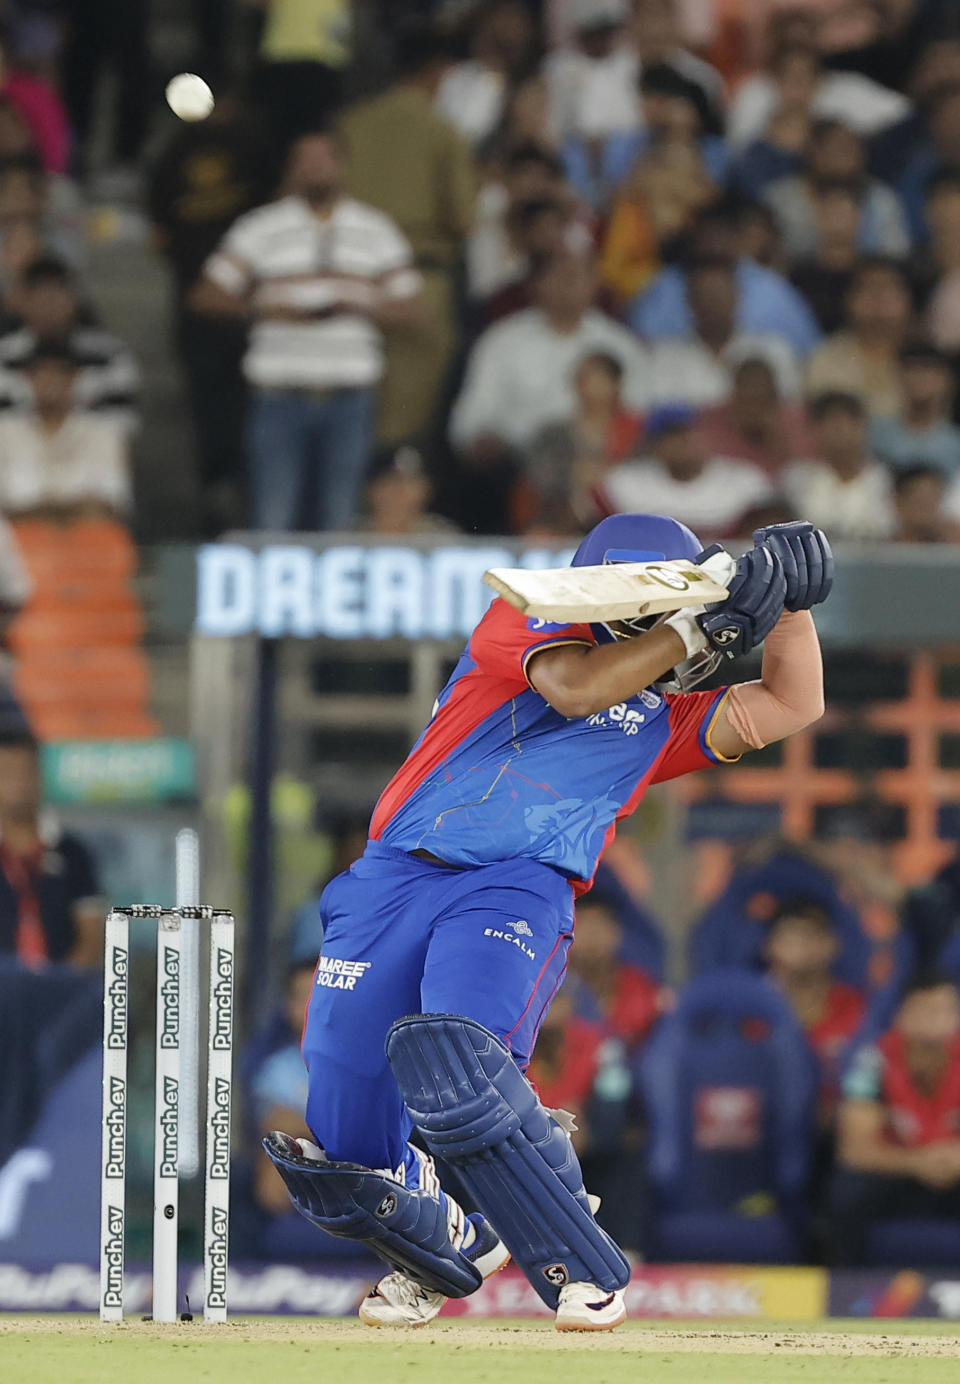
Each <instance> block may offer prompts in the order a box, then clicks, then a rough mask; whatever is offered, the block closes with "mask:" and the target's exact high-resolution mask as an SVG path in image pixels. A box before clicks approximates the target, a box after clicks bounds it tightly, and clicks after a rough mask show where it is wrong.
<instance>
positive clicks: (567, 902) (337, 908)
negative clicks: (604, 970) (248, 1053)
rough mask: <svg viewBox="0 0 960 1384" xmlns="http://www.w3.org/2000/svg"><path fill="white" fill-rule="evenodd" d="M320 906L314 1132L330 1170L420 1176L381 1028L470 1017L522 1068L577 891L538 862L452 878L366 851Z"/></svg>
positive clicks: (388, 852)
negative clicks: (431, 1017) (334, 1164)
mask: <svg viewBox="0 0 960 1384" xmlns="http://www.w3.org/2000/svg"><path fill="white" fill-rule="evenodd" d="M320 909H321V914H322V916H323V923H324V939H323V953H322V955H321V957H320V962H319V965H318V968H317V974H316V980H315V983H314V987H313V992H312V996H311V999H310V1004H309V1006H308V1008H307V1022H306V1028H305V1030H304V1037H303V1055H304V1059H305V1061H306V1064H307V1069H308V1071H309V1075H310V1089H309V1097H308V1100H307V1124H308V1126H309V1127H310V1129H311V1130H312V1132H313V1135H314V1137H315V1139H316V1140H317V1142H318V1143H319V1144H320V1145H321V1146H322V1147H323V1148H324V1149H326V1151H327V1153H328V1155H329V1157H330V1158H332V1159H335V1160H337V1161H343V1162H350V1163H362V1164H363V1165H364V1166H365V1167H368V1168H385V1169H391V1170H398V1169H399V1168H400V1166H401V1164H406V1165H407V1167H408V1168H409V1169H411V1172H412V1170H413V1160H412V1156H411V1154H410V1151H409V1149H408V1146H407V1140H408V1138H409V1136H410V1133H411V1130H412V1125H411V1121H410V1118H409V1116H408V1114H407V1111H406V1107H405V1106H404V1104H403V1102H402V1101H401V1099H400V1093H399V1091H398V1090H397V1085H396V1082H395V1081H394V1079H393V1074H392V1072H391V1071H390V1068H389V1066H388V1064H387V1059H386V1056H385V1054H384V1042H385V1040H386V1036H387V1031H388V1030H389V1028H390V1026H391V1024H393V1023H394V1021H395V1020H397V1019H400V1018H402V1017H404V1015H407V1014H421V1013H427V1014H430V1013H433V1014H463V1015H466V1016H467V1017H468V1018H471V1019H475V1020H476V1021H477V1022H478V1023H481V1024H483V1025H484V1026H485V1027H486V1028H488V1029H490V1031H491V1032H492V1033H495V1034H496V1036H497V1037H498V1038H500V1039H502V1041H503V1042H505V1043H506V1044H507V1046H508V1047H509V1048H510V1049H511V1051H512V1052H513V1054H514V1056H515V1057H516V1060H517V1062H518V1063H519V1065H520V1066H521V1067H526V1064H527V1063H528V1062H529V1060H530V1055H531V1053H532V1052H533V1046H534V1043H535V1042H536V1037H537V1033H538V1031H539V1029H540V1025H541V1023H542V1021H543V1018H544V1015H545V1014H546V1012H547V1010H548V1009H549V1007H550V1003H551V1001H552V1000H553V997H554V995H555V994H556V992H557V990H558V989H559V987H560V983H561V981H562V980H563V976H564V972H565V970H566V964H567V952H568V950H569V947H570V942H571V940H572V938H573V891H572V889H571V886H570V881H569V880H568V879H566V878H565V877H564V876H563V875H560V874H558V873H557V871H556V870H552V869H551V868H550V867H549V866H548V865H542V864H540V863H539V861H535V860H508V861H503V862H499V863H498V864H495V865H486V866H482V867H479V868H476V869H467V870H454V869H444V868H442V867H441V866H439V865H435V864H432V863H431V862H429V861H426V860H421V859H419V858H417V857H415V856H411V855H408V854H407V853H406V852H405V851H401V850H397V849H395V848H394V847H392V846H384V845H381V844H380V843H379V842H369V843H368V844H367V848H366V851H365V853H364V855H363V856H362V857H361V859H360V860H358V861H357V862H356V864H355V865H353V866H351V868H350V869H349V870H347V871H346V872H345V873H344V874H342V875H338V876H337V878H336V879H334V880H333V881H332V882H331V883H330V884H329V885H328V886H327V888H326V889H325V890H324V893H323V897H322V899H321V901H320Z"/></svg>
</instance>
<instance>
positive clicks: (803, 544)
mask: <svg viewBox="0 0 960 1384" xmlns="http://www.w3.org/2000/svg"><path fill="white" fill-rule="evenodd" d="M754 543H755V544H756V545H757V547H763V546H766V547H767V548H769V549H770V550H771V551H772V552H774V553H775V554H776V555H777V558H778V559H779V561H780V564H781V566H782V568H783V572H784V577H785V580H786V596H785V600H784V610H783V614H782V615H781V616H780V618H779V620H778V621H777V623H776V625H775V626H774V628H773V629H772V630H771V631H770V632H769V634H768V635H767V637H766V641H765V643H764V646H763V663H762V665H761V672H760V678H759V681H757V682H748V683H740V684H738V685H737V686H735V687H732V688H731V689H730V692H729V694H728V695H727V696H726V697H725V698H724V701H723V703H722V705H721V707H720V710H719V713H718V715H717V718H716V721H715V722H714V724H713V726H712V727H711V733H710V740H711V745H712V747H713V748H714V749H715V750H716V751H717V752H718V754H720V755H722V756H723V758H725V759H736V758H738V757H739V756H740V755H742V754H745V753H746V751H747V750H760V749H762V748H763V747H764V745H772V744H773V743H774V741H777V740H784V739H786V737H787V736H788V735H793V734H795V733H796V732H797V731H799V730H803V728H804V727H805V726H809V725H811V724H812V722H814V721H818V720H819V719H820V717H821V716H822V715H823V711H824V697H823V657H822V655H821V652H820V640H819V638H818V637H817V631H816V627H815V625H814V623H813V617H812V616H811V614H810V607H811V606H813V605H818V604H820V602H821V601H824V600H826V598H827V596H828V595H829V594H830V589H831V587H832V585H833V555H832V553H831V552H830V545H829V543H828V542H827V539H826V537H825V535H824V534H823V533H821V531H820V530H819V529H815V528H814V527H813V525H812V524H807V523H803V522H798V523H793V524H774V525H771V526H770V527H769V528H766V529H758V530H757V531H756V533H755V534H754ZM754 551H756V549H755V550H754Z"/></svg>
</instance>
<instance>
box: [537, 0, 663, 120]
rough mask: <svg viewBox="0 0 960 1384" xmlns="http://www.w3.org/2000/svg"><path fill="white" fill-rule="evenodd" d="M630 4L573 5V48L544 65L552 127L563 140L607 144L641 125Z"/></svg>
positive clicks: (584, 1) (619, 0)
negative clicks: (628, 23) (611, 137)
mask: <svg viewBox="0 0 960 1384" xmlns="http://www.w3.org/2000/svg"><path fill="white" fill-rule="evenodd" d="M629 13H630V6H629V3H628V0H574V3H573V4H572V5H571V7H570V19H571V38H572V42H571V43H570V44H569V45H565V46H563V47H561V48H559V49H557V50H556V51H555V52H554V53H552V54H551V55H550V56H549V57H548V58H547V61H546V64H545V68H544V71H545V75H546V80H547V91H548V94H549V101H550V123H551V126H552V128H553V131H554V133H555V135H556V137H557V138H558V139H560V140H566V139H586V140H604V139H606V138H607V137H608V136H609V135H611V134H617V133H622V132H626V131H630V130H633V129H635V128H636V126H637V125H638V124H639V123H640V122H641V118H642V117H641V111H640V103H639V99H638V96H637V75H638V60H637V54H636V51H635V50H634V49H633V48H632V46H631V44H630V43H629V41H628V38H627V32H626V27H625V26H626V21H627V18H628V16H629Z"/></svg>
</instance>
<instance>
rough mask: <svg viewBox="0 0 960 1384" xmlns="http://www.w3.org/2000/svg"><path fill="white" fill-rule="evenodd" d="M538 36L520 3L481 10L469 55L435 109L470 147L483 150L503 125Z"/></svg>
mask: <svg viewBox="0 0 960 1384" xmlns="http://www.w3.org/2000/svg"><path fill="white" fill-rule="evenodd" d="M534 41H535V31H534V27H533V23H532V20H531V16H530V11H529V9H528V8H527V6H526V5H524V4H521V0H493V3H492V4H487V5H481V6H478V8H477V12H476V15H475V16H474V17H473V24H472V29H471V33H470V55H469V57H468V58H467V59H466V61H464V62H458V63H456V64H455V65H454V66H453V67H451V68H450V69H449V70H448V71H447V73H446V74H445V76H444V77H443V80H442V81H441V83H440V86H439V88H438V89H437V95H436V107H437V110H438V111H439V112H440V114H441V115H442V116H444V117H445V118H446V119H447V120H449V121H450V124H451V125H453V126H455V127H456V129H458V130H459V131H460V133H461V134H462V135H463V137H464V139H465V140H467V141H468V143H470V144H474V145H476V144H480V143H481V142H482V141H483V140H485V139H486V138H487V137H488V136H489V135H491V134H493V132H494V130H495V129H496V128H497V126H498V125H499V123H500V120H501V119H502V117H503V113H504V108H505V106H506V100H507V95H508V93H509V92H510V89H511V87H512V85H513V84H514V83H515V82H516V80H517V78H518V77H519V76H520V75H521V74H522V73H523V71H524V69H525V68H527V67H529V65H530V59H531V57H532V55H533V45H534Z"/></svg>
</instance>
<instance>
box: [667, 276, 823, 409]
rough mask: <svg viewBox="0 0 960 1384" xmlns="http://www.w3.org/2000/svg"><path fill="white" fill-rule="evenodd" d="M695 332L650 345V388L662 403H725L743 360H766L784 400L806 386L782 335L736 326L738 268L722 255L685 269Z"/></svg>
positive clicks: (704, 405) (790, 398)
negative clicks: (749, 330)
mask: <svg viewBox="0 0 960 1384" xmlns="http://www.w3.org/2000/svg"><path fill="white" fill-rule="evenodd" d="M686 286H687V301H688V303H689V305H690V312H691V315H692V317H693V324H694V329H693V332H692V333H691V334H690V335H688V336H684V337H665V338H664V339H663V340H661V341H657V342H655V343H654V344H653V346H652V347H651V348H650V366H651V393H652V396H653V398H654V400H655V401H656V402H658V403H676V402H682V403H685V404H690V405H692V406H694V407H697V408H706V407H709V406H710V405H712V404H719V403H723V402H725V401H726V400H727V399H728V398H729V397H730V393H731V390H732V388H733V372H734V370H735V369H736V367H737V366H738V365H740V364H741V363H742V362H743V361H744V360H748V359H750V360H753V359H760V360H764V361H766V362H767V363H768V364H769V366H770V368H771V370H772V371H773V374H774V377H775V379H776V382H777V391H778V393H779V395H780V397H781V398H782V399H787V400H792V399H796V398H797V397H798V395H799V393H800V388H801V373H800V366H799V363H798V361H797V358H796V356H795V354H794V352H793V350H792V348H791V347H790V345H789V344H788V343H787V341H786V340H784V338H783V337H780V336H775V335H774V334H773V333H769V334H768V333H762V332H746V331H741V330H740V329H739V328H738V327H737V277H736V267H735V265H734V264H732V263H731V262H730V261H729V260H727V259H725V258H721V257H719V256H718V257H716V258H703V259H699V260H695V261H694V262H693V263H692V264H691V265H690V267H689V269H688V270H687V274H686Z"/></svg>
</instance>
